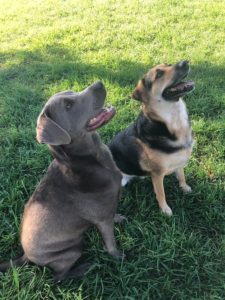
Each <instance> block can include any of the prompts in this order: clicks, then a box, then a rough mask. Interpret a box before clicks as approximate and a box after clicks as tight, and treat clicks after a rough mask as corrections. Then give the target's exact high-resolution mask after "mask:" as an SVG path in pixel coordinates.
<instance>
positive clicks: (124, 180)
mask: <svg viewBox="0 0 225 300" xmlns="http://www.w3.org/2000/svg"><path fill="white" fill-rule="evenodd" d="M122 175H123V177H122V181H121V185H122V186H125V185H127V184H128V182H129V181H130V180H131V179H133V178H134V177H135V176H133V175H127V174H125V173H122Z"/></svg>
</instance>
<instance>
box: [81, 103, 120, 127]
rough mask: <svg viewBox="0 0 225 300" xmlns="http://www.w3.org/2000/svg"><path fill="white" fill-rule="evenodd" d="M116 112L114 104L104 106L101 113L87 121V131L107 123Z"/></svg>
mask: <svg viewBox="0 0 225 300" xmlns="http://www.w3.org/2000/svg"><path fill="white" fill-rule="evenodd" d="M115 114H116V110H115V108H114V107H113V106H110V107H103V108H101V110H100V111H99V113H98V114H97V115H96V116H95V117H94V118H92V119H90V120H89V121H88V122H87V125H86V129H87V131H93V130H96V129H98V128H100V127H102V126H103V125H105V124H107V123H108V122H109V121H110V120H111V119H112V118H113V117H114V116H115Z"/></svg>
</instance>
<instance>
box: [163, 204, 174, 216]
mask: <svg viewBox="0 0 225 300" xmlns="http://www.w3.org/2000/svg"><path fill="white" fill-rule="evenodd" d="M161 210H162V212H163V213H164V214H165V215H167V216H169V217H170V216H172V215H173V212H172V209H171V208H170V207H169V206H168V205H167V206H165V207H163V208H161Z"/></svg>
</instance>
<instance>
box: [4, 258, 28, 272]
mask: <svg viewBox="0 0 225 300" xmlns="http://www.w3.org/2000/svg"><path fill="white" fill-rule="evenodd" d="M28 262H29V259H28V258H27V256H26V255H25V254H23V255H22V256H20V257H18V258H15V259H13V260H10V261H7V262H3V263H0V272H5V271H7V269H9V268H10V267H20V266H22V265H24V264H26V263H28Z"/></svg>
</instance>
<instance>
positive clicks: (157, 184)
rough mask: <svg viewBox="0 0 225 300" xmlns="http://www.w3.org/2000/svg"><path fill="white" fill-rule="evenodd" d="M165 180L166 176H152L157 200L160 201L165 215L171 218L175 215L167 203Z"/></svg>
mask: <svg viewBox="0 0 225 300" xmlns="http://www.w3.org/2000/svg"><path fill="white" fill-rule="evenodd" d="M163 179H164V175H152V183H153V187H154V192H155V194H156V199H157V200H158V203H159V206H160V208H161V210H162V212H163V213H165V214H166V215H168V216H171V215H172V214H173V213H172V210H171V208H170V207H169V206H168V204H167V202H166V196H165V191H164V186H163Z"/></svg>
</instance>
